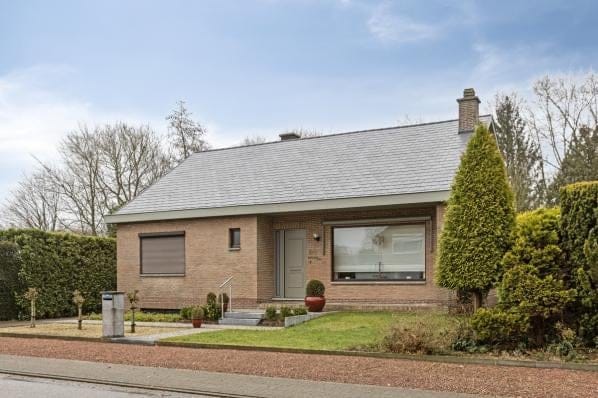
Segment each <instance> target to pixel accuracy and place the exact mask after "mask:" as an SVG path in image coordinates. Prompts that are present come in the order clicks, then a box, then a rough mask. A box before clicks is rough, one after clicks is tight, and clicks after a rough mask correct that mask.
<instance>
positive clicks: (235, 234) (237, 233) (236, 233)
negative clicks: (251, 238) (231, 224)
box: [230, 228, 241, 248]
mask: <svg viewBox="0 0 598 398" xmlns="http://www.w3.org/2000/svg"><path fill="white" fill-rule="evenodd" d="M230 247H231V248H240V247H241V230H240V229H239V228H231V229H230Z"/></svg>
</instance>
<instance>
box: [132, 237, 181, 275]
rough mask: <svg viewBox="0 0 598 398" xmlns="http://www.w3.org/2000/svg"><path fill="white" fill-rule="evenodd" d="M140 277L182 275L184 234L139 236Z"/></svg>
mask: <svg viewBox="0 0 598 398" xmlns="http://www.w3.org/2000/svg"><path fill="white" fill-rule="evenodd" d="M139 243H140V252H141V253H140V257H141V258H140V260H141V261H140V262H141V270H140V271H141V274H142V275H152V274H153V275H184V274H185V233H184V232H166V233H151V234H139Z"/></svg>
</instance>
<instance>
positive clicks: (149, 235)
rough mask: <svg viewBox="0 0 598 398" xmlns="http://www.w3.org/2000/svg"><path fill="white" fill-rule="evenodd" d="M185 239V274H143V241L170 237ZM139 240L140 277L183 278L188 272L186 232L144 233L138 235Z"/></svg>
mask: <svg viewBox="0 0 598 398" xmlns="http://www.w3.org/2000/svg"><path fill="white" fill-rule="evenodd" d="M177 236H182V237H183V272H182V273H180V272H167V273H164V272H162V273H158V272H150V273H144V272H143V240H144V239H155V238H168V237H177ZM138 238H139V276H142V277H172V276H174V277H182V276H185V274H186V271H187V239H186V236H185V231H170V232H142V233H139V234H138Z"/></svg>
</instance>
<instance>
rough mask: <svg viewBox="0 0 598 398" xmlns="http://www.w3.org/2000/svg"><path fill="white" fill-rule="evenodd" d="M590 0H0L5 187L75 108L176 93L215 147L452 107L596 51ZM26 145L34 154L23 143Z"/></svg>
mask: <svg viewBox="0 0 598 398" xmlns="http://www.w3.org/2000/svg"><path fill="white" fill-rule="evenodd" d="M596 16H598V2H596V1H573V0H570V1H500V2H487V1H478V2H476V1H448V0H445V1H425V2H423V1H384V0H380V1H375V0H372V1H365V0H319V1H316V0H286V1H283V0H238V1H224V0H220V1H200V0H197V1H191V0H189V1H183V0H171V1H166V0H163V1H151V0H143V1H141V0H139V1H133V0H102V1H74V0H73V1H62V0H53V1H51V2H50V1H33V0H26V1H12V0H0V202H2V201H3V200H4V199H5V198H6V197H7V196H8V195H9V192H10V190H11V189H12V188H14V187H15V184H16V183H17V182H18V181H19V179H20V178H21V177H22V176H23V175H24V173H28V172H30V171H31V170H32V169H33V168H34V167H35V164H36V161H35V158H38V159H41V160H43V161H48V162H52V161H55V160H56V159H57V157H58V154H57V145H58V143H59V142H60V140H61V138H62V137H63V136H64V135H65V134H66V133H68V132H69V131H72V130H74V129H76V128H77V126H78V125H79V124H81V123H86V124H88V125H91V126H93V125H100V124H104V123H109V122H113V121H126V122H130V123H134V124H141V123H143V124H150V125H151V126H152V127H153V128H154V129H155V130H156V131H158V132H160V133H163V134H164V133H165V132H166V121H165V117H166V115H167V114H168V113H169V112H170V111H171V110H172V109H173V108H174V106H175V104H176V101H178V100H184V101H186V103H187V106H188V108H189V110H190V111H191V112H192V113H193V117H194V118H195V119H196V120H198V121H199V122H201V123H202V125H204V126H205V127H206V128H207V130H208V136H207V139H208V141H209V142H210V143H211V145H212V146H214V147H224V146H230V145H234V144H236V143H238V142H239V141H241V140H242V139H243V138H244V137H245V136H254V135H261V136H265V137H267V138H269V139H275V138H276V137H277V135H278V134H279V133H280V132H282V131H284V130H288V129H293V128H304V129H310V130H317V131H320V132H322V133H324V134H326V133H334V132H341V131H351V130H359V129H369V128H377V127H387V126H393V125H397V124H400V123H401V122H403V123H404V122H408V121H434V120H445V119H454V118H456V112H457V103H456V102H455V99H456V98H458V97H459V96H460V95H461V94H462V90H463V89H464V88H466V87H474V88H475V89H476V92H477V93H478V95H479V96H480V98H481V99H482V101H483V103H482V111H488V110H489V109H490V108H489V103H490V101H491V100H492V98H493V96H494V95H495V94H496V93H497V92H499V91H502V92H511V91H517V92H519V93H520V94H521V95H522V96H523V97H526V96H529V95H531V91H530V90H531V86H532V84H533V81H534V80H536V79H538V78H539V77H541V76H543V75H545V74H574V75H575V74H580V75H581V74H584V73H587V72H588V71H592V70H593V68H595V65H596V61H597V60H598V46H596V45H595V39H596V37H598V24H596V22H595V21H596ZM34 157H35V158H34Z"/></svg>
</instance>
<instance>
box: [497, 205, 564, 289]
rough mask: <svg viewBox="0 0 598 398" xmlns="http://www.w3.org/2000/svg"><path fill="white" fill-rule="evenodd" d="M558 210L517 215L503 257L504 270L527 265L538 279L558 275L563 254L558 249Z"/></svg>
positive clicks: (559, 274) (541, 210)
mask: <svg viewBox="0 0 598 398" xmlns="http://www.w3.org/2000/svg"><path fill="white" fill-rule="evenodd" d="M559 222H560V210H559V209H558V208H552V209H538V210H535V211H529V212H525V213H521V214H519V215H517V219H516V223H515V227H514V228H513V233H512V235H511V240H512V246H511V248H510V249H509V251H507V253H505V256H504V257H503V261H502V263H503V269H504V270H508V269H511V268H513V267H515V266H517V265H523V264H528V265H531V266H532V267H534V268H535V269H536V270H538V273H539V275H540V276H541V277H545V276H547V275H553V276H554V277H555V278H558V277H560V276H561V267H562V264H563V251H562V250H561V248H560V247H559Z"/></svg>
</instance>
